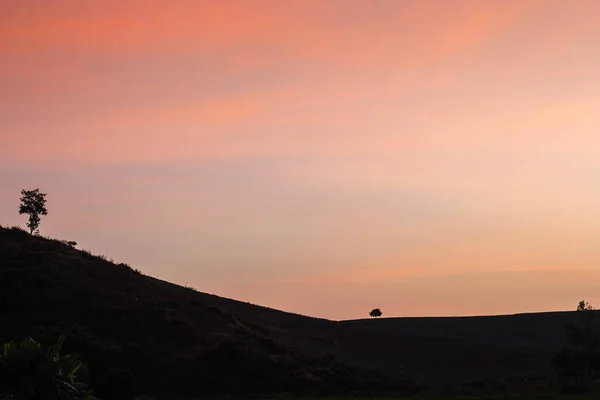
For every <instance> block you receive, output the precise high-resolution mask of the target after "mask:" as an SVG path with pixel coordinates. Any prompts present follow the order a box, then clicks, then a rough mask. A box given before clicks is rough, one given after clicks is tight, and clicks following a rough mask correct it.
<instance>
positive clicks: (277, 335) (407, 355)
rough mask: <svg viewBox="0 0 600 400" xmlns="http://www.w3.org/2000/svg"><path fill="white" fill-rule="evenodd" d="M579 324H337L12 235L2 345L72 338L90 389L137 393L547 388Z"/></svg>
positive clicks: (6, 233)
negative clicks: (120, 375) (128, 382)
mask: <svg viewBox="0 0 600 400" xmlns="http://www.w3.org/2000/svg"><path fill="white" fill-rule="evenodd" d="M573 314H574V313H547V314H524V315H515V316H502V317H472V318H399V319H393V318H392V319H379V320H357V321H342V322H335V321H328V320H324V319H317V318H310V317H306V316H301V315H296V314H291V313H286V312H282V311H278V310H273V309H270V308H265V307H260V306H256V305H252V304H248V303H244V302H240V301H234V300H230V299H225V298H221V297H218V296H214V295H210V294H206V293H200V292H197V291H195V290H192V289H189V288H184V287H181V286H178V285H174V284H171V283H169V282H165V281H162V280H159V279H155V278H152V277H148V276H145V275H143V274H141V273H140V272H138V271H136V270H134V269H132V268H131V267H129V266H127V265H125V264H115V263H112V262H110V261H107V260H106V259H104V258H101V257H96V256H93V255H91V254H89V253H87V252H83V251H80V250H77V249H75V248H73V247H71V246H69V245H67V244H65V243H62V242H60V241H57V240H50V239H45V238H42V237H37V236H30V235H29V234H27V233H26V232H24V231H21V230H19V229H14V228H13V229H5V228H0V340H2V341H7V340H10V339H14V338H19V337H23V336H33V337H35V338H36V339H38V340H41V341H45V342H51V341H53V340H55V339H56V337H57V336H58V334H59V333H64V334H66V336H67V343H66V346H67V347H66V350H67V351H75V352H79V353H81V354H82V355H83V358H84V359H85V360H86V361H87V362H88V364H89V366H90V370H91V374H92V381H101V380H102V379H103V378H104V375H105V374H106V371H108V370H109V369H110V368H112V367H125V368H128V369H131V370H132V371H133V375H134V377H135V380H136V385H137V390H138V392H148V393H161V392H163V393H165V392H167V393H169V394H174V393H178V394H182V395H192V394H196V395H197V394H200V393H208V392H212V393H225V392H227V393H235V392H239V393H246V394H247V393H266V392H306V391H320V392H333V393H341V392H344V391H371V390H393V391H407V390H412V389H413V386H412V382H419V383H422V384H425V385H437V386H440V385H448V384H451V385H462V384H473V383H479V384H481V382H491V381H494V382H499V383H501V384H515V385H516V384H523V382H524V380H525V378H527V382H533V381H538V382H541V383H543V384H546V383H548V382H549V381H550V380H551V379H552V370H551V368H550V361H551V359H552V357H553V356H554V354H556V352H557V351H558V350H560V348H561V347H562V345H563V342H564V335H563V330H562V325H563V324H564V323H565V322H567V321H569V320H570V319H571V318H573Z"/></svg>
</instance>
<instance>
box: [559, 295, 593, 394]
mask: <svg viewBox="0 0 600 400" xmlns="http://www.w3.org/2000/svg"><path fill="white" fill-rule="evenodd" d="M577 316H578V321H577V323H572V324H566V325H565V332H566V335H567V340H568V342H569V347H568V348H567V349H565V350H563V351H562V352H561V353H560V354H558V355H557V356H556V357H555V359H554V364H555V366H557V367H558V368H559V369H560V370H561V372H562V373H563V374H564V375H565V376H566V377H567V378H568V377H575V378H576V377H579V378H580V379H582V381H579V382H578V383H577V384H573V383H572V382H567V385H566V386H567V387H570V389H572V390H577V391H581V390H585V389H586V387H587V382H588V380H589V378H590V374H591V372H592V371H597V370H598V369H599V368H600V352H599V349H598V347H599V345H600V326H599V325H598V321H597V320H596V311H595V310H594V307H593V306H592V305H591V304H590V303H588V302H586V301H580V302H579V304H578V305H577ZM567 380H568V379H567Z"/></svg>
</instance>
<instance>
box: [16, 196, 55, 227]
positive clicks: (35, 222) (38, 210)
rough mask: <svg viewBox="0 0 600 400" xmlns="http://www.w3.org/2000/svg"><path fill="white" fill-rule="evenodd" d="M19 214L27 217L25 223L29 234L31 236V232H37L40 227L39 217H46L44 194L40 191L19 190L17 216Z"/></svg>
mask: <svg viewBox="0 0 600 400" xmlns="http://www.w3.org/2000/svg"><path fill="white" fill-rule="evenodd" d="M21 214H28V215H29V222H27V227H28V228H29V233H31V234H33V232H37V229H38V227H39V226H40V215H48V210H46V193H40V189H34V190H25V189H23V190H21V205H20V206H19V215H21Z"/></svg>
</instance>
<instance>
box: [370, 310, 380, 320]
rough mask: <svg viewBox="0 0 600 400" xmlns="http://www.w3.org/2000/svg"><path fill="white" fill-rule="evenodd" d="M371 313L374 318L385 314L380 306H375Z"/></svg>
mask: <svg viewBox="0 0 600 400" xmlns="http://www.w3.org/2000/svg"><path fill="white" fill-rule="evenodd" d="M369 315H370V316H371V317H373V318H377V317H381V316H382V315H383V313H382V312H381V310H380V309H379V308H374V309H373V310H371V312H370V313H369Z"/></svg>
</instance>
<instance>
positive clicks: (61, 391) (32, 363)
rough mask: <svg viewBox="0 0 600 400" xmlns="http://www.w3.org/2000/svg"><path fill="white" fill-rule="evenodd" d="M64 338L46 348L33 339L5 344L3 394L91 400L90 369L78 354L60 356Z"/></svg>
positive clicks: (29, 399) (0, 368)
mask: <svg viewBox="0 0 600 400" xmlns="http://www.w3.org/2000/svg"><path fill="white" fill-rule="evenodd" d="M64 340H65V337H64V336H60V338H59V339H58V342H57V343H56V344H54V345H52V346H50V347H48V348H47V349H44V348H43V347H42V345H41V344H39V343H38V342H36V341H35V340H33V339H31V338H26V339H24V340H22V341H21V342H19V343H15V342H9V343H5V344H4V352H3V353H2V355H1V356H0V393H2V394H10V395H13V396H14V397H15V398H17V399H19V400H34V399H44V400H92V399H93V397H92V396H91V391H89V390H88V389H87V376H88V373H87V369H86V367H85V364H84V363H83V362H82V361H80V360H79V358H78V357H77V356H75V355H70V354H69V355H66V356H63V357H61V356H60V350H61V347H62V345H63V343H64Z"/></svg>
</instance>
